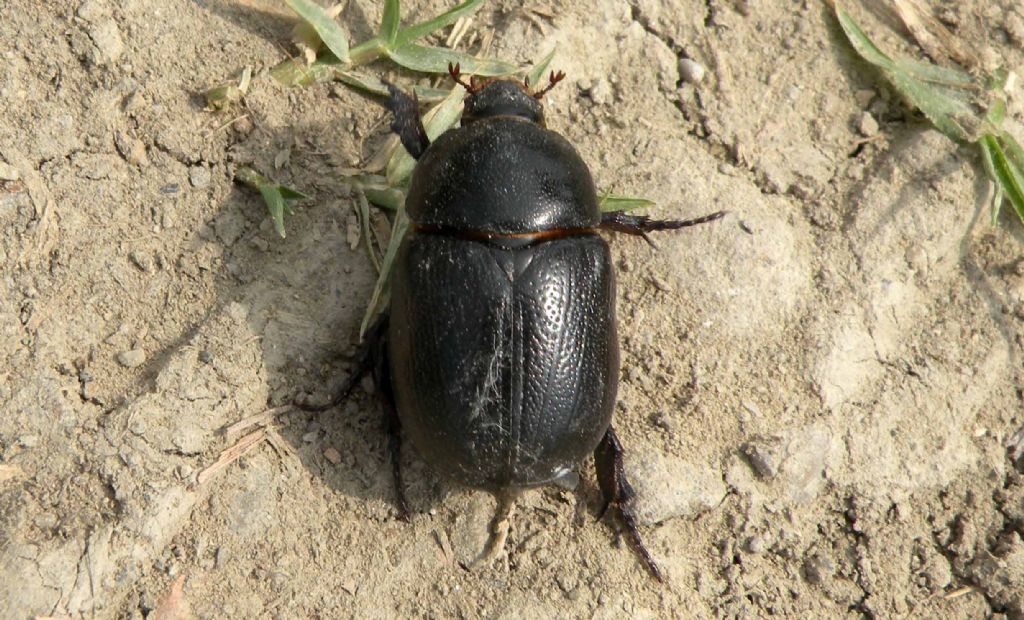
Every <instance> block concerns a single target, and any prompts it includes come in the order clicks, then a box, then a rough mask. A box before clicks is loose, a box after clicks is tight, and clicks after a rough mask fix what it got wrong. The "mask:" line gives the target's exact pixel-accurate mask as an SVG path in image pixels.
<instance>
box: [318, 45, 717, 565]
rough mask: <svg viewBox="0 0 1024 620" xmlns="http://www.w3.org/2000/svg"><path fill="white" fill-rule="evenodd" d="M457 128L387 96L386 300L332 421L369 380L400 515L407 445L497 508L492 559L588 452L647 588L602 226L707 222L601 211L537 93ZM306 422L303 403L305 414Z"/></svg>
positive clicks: (474, 89)
mask: <svg viewBox="0 0 1024 620" xmlns="http://www.w3.org/2000/svg"><path fill="white" fill-rule="evenodd" d="M449 72H450V74H451V76H452V79H454V80H455V81H456V82H458V83H459V84H461V85H462V86H463V87H465V88H466V90H467V91H468V96H467V98H466V101H465V108H464V111H463V113H462V119H461V127H460V128H457V129H451V130H448V131H447V132H445V133H444V134H442V135H441V136H439V137H438V138H437V139H436V140H435V141H434V142H431V141H430V140H429V138H428V137H427V134H426V131H425V130H424V128H423V123H422V120H421V119H420V111H419V104H418V102H417V100H416V99H415V97H410V96H409V95H407V94H406V93H404V92H402V91H401V90H399V89H397V88H395V87H394V86H392V85H390V84H389V85H388V90H389V92H390V98H389V99H388V101H387V104H386V105H387V107H388V109H389V110H390V111H391V112H392V113H393V114H394V120H393V122H392V124H391V129H392V130H393V131H394V132H395V133H396V134H398V136H399V138H400V139H401V142H402V145H403V146H404V147H405V149H406V150H407V151H408V152H409V154H410V155H412V156H413V157H414V158H415V159H416V160H417V164H416V167H415V169H414V171H413V175H412V180H411V183H410V186H409V192H408V196H407V199H406V204H405V208H406V212H407V213H408V216H409V219H410V221H411V225H410V229H409V232H408V234H407V235H406V237H405V239H403V241H402V244H401V246H400V249H399V251H398V254H397V257H396V259H395V261H394V265H393V269H392V273H391V305H390V308H389V311H388V312H387V313H386V315H385V316H383V317H382V318H381V319H380V320H378V322H377V323H376V324H375V325H374V327H373V328H372V329H371V330H370V332H369V334H368V335H367V339H366V341H365V342H364V344H363V347H362V348H361V349H360V354H359V360H358V367H357V368H356V369H355V370H354V371H353V372H352V373H351V375H350V376H349V377H348V378H347V379H346V381H345V383H344V384H343V386H342V388H341V390H340V391H339V393H338V395H337V396H336V397H335V399H334V400H333V401H332V403H331V404H330V405H327V406H326V407H321V408H319V409H324V408H328V407H331V406H334V405H336V404H338V403H340V402H341V401H342V400H344V399H345V398H346V397H347V395H348V393H349V392H350V391H351V390H352V388H353V387H354V386H355V384H356V382H357V381H358V379H359V378H360V377H361V376H362V375H363V374H364V373H365V372H368V371H370V370H372V371H373V375H374V379H375V382H376V383H377V384H378V386H379V393H380V394H381V400H382V401H383V406H384V408H385V410H386V413H387V416H388V430H389V436H390V439H389V452H390V454H391V461H392V464H393V467H394V474H395V484H396V487H397V490H398V504H399V508H400V509H401V511H402V513H403V514H407V513H408V507H407V504H406V501H405V497H404V493H403V490H402V477H401V469H400V459H399V449H400V433H401V432H404V433H405V434H406V435H407V436H408V437H409V438H410V439H411V440H412V443H413V445H415V446H416V449H417V450H418V451H419V453H420V454H421V455H422V457H423V459H424V460H425V461H426V462H427V463H428V464H429V465H430V466H431V468H432V469H433V470H434V471H436V472H437V473H439V474H441V475H443V476H445V477H447V478H449V479H452V480H454V481H456V482H458V483H460V484H463V485H466V486H470V487H474V488H478V489H483V490H486V491H489V492H491V493H493V494H494V495H495V496H496V497H497V498H498V505H499V508H498V512H497V515H496V516H495V519H494V522H493V523H492V528H491V540H490V541H489V543H488V548H487V549H486V550H485V551H484V553H483V555H482V558H481V559H482V560H485V561H486V560H490V559H492V558H493V557H494V556H495V555H497V553H498V552H500V551H501V549H502V547H503V546H504V543H505V537H506V535H507V531H508V517H509V514H510V512H511V509H512V505H513V502H514V499H515V497H516V496H517V495H518V494H519V492H520V491H522V490H523V489H526V488H529V487H535V486H540V485H545V484H550V483H554V482H557V481H559V480H561V479H563V478H565V477H568V476H573V475H574V470H575V468H576V467H577V466H578V465H579V463H580V462H582V461H583V460H584V459H585V458H586V456H587V455H588V454H590V453H591V452H593V454H594V460H595V464H596V468H597V481H598V484H599V486H600V488H601V493H602V495H603V497H604V508H603V509H602V511H601V514H602V516H603V515H604V513H605V511H607V509H608V508H609V507H611V508H613V509H614V511H615V513H616V514H618V515H619V517H620V518H621V520H622V522H623V524H624V525H625V529H626V531H627V532H628V535H629V538H630V539H631V541H632V543H633V546H634V547H635V548H636V550H637V551H638V552H639V554H640V556H641V557H642V559H643V562H644V564H645V565H646V567H647V568H648V570H649V571H650V572H651V574H652V575H653V576H654V577H655V578H656V579H658V580H659V581H662V580H663V576H662V574H661V571H660V570H659V569H658V566H657V564H656V563H655V561H654V558H653V557H651V555H650V553H649V552H648V551H647V548H646V547H645V546H644V544H643V541H642V540H641V538H640V532H639V530H638V528H637V524H636V518H635V516H634V513H633V511H632V509H631V506H630V504H631V500H632V498H633V497H634V495H635V494H634V491H633V489H632V487H631V486H630V484H629V481H628V480H627V479H626V476H625V472H624V470H623V449H622V444H621V443H620V442H619V439H618V437H616V435H615V430H614V429H613V427H612V425H611V421H612V411H613V409H614V407H615V396H616V390H617V388H618V375H619V346H618V338H617V336H616V323H615V274H614V269H613V265H612V260H611V254H610V252H609V248H608V244H607V243H606V242H605V241H604V239H603V238H601V236H600V235H598V232H599V231H600V230H602V229H604V230H613V231H618V232H623V233H628V234H633V235H640V236H643V237H644V238H645V239H646V240H647V241H648V242H650V239H649V238H648V237H647V233H648V232H651V231H656V230H675V229H679V228H684V227H687V226H692V225H694V224H701V223H704V222H710V221H713V220H716V219H719V218H720V217H722V216H723V215H724V213H723V212H717V213H713V214H711V215H707V216H704V217H700V218H696V219H692V220H651V219H649V218H647V217H645V216H641V215H629V214H626V213H624V212H621V211H617V212H610V213H604V214H602V213H601V210H600V207H599V200H598V196H597V193H596V191H595V189H594V183H593V180H592V178H591V176H590V170H589V169H588V168H587V165H586V164H585V163H584V162H583V160H582V159H581V158H580V156H579V154H578V153H577V152H576V149H574V148H573V147H572V145H570V144H569V142H568V141H566V140H565V138H563V137H562V136H561V135H559V134H557V133H555V132H553V131H549V130H548V129H546V128H545V125H544V112H543V108H542V106H541V103H540V99H541V97H542V96H543V95H544V94H545V93H547V92H548V91H549V90H550V89H551V88H552V87H553V86H554V85H555V84H556V83H557V82H558V81H560V80H561V79H562V78H563V77H564V74H563V73H561V72H559V73H557V74H555V73H552V74H551V76H550V79H549V84H548V85H547V86H546V87H545V88H544V89H542V90H537V91H533V92H532V91H531V89H530V87H529V84H528V83H526V82H524V83H520V82H518V81H515V80H510V79H494V80H486V81H477V80H476V79H475V78H474V79H471V80H470V82H469V83H466V82H464V81H463V80H462V78H461V77H460V73H459V67H458V65H456V66H454V67H452V66H449ZM304 408H307V409H313V408H312V407H304Z"/></svg>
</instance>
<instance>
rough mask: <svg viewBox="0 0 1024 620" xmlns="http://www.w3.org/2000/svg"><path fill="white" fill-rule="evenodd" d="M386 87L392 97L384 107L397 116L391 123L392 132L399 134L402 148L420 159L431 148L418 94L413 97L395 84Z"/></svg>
mask: <svg viewBox="0 0 1024 620" xmlns="http://www.w3.org/2000/svg"><path fill="white" fill-rule="evenodd" d="M384 85H385V86H387V88H388V93H390V95H391V96H390V97H388V100H387V101H386V102H385V103H384V105H385V107H387V109H388V110H390V111H391V113H392V114H394V115H395V119H394V120H393V121H391V131H393V132H395V133H396V134H398V139H399V140H401V141H402V146H404V147H405V150H407V151H409V154H410V155H412V158H413V159H419V158H420V156H421V155H423V152H424V151H426V150H427V147H428V146H430V138H429V137H428V136H427V130H426V129H424V128H423V119H422V118H420V102H419V100H418V99H417V98H416V93H415V92H413V94H412V96H409V94H408V93H406V92H405V91H403V90H402V89H400V88H398V87H397V86H395V85H394V84H389V83H388V82H384Z"/></svg>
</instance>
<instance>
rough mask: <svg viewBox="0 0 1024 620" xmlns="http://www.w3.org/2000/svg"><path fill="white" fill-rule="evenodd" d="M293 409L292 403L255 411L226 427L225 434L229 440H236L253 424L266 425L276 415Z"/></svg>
mask: <svg viewBox="0 0 1024 620" xmlns="http://www.w3.org/2000/svg"><path fill="white" fill-rule="evenodd" d="M291 409H292V406H291V405H283V406H281V407H273V408H271V409H267V410H265V411H261V412H259V413H254V414H252V415H248V416H245V417H244V418H242V419H241V420H239V421H237V422H235V423H234V424H232V425H231V426H227V427H225V428H224V436H225V437H226V438H227V440H228V441H234V440H235V438H237V437H238V436H239V435H241V434H242V433H244V432H245V431H247V430H249V429H250V428H252V427H253V426H260V427H265V426H267V425H268V424H270V423H271V422H272V421H273V420H274V418H275V417H277V416H278V415H280V414H282V413H285V412H287V411H291Z"/></svg>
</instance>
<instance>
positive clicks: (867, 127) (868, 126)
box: [857, 112, 878, 138]
mask: <svg viewBox="0 0 1024 620" xmlns="http://www.w3.org/2000/svg"><path fill="white" fill-rule="evenodd" d="M857 131H859V132H860V135H862V136H864V137H865V138H870V137H872V136H875V135H878V121H876V120H875V117H874V116H872V115H871V112H865V113H864V114H862V115H861V117H860V122H858V123H857Z"/></svg>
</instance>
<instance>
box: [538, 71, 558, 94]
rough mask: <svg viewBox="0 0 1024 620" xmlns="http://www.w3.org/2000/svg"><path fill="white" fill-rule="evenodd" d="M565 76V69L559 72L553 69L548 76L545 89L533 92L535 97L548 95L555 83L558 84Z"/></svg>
mask: <svg viewBox="0 0 1024 620" xmlns="http://www.w3.org/2000/svg"><path fill="white" fill-rule="evenodd" d="M564 78H565V72H564V71H559V72H558V73H555V72H554V71H552V72H551V75H550V76H548V85H547V86H545V87H544V89H543V90H538V91H537V92H535V93H533V97H534V99H540V98H541V97H543V96H544V95H546V94H547V93H548V91H549V90H551V89H552V88H554V87H555V84H558V83H559V82H561V81H562V80H563V79H564Z"/></svg>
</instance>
